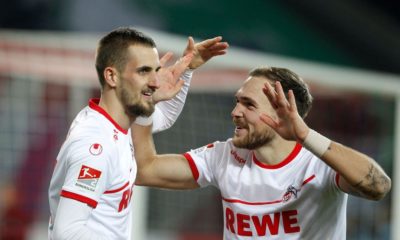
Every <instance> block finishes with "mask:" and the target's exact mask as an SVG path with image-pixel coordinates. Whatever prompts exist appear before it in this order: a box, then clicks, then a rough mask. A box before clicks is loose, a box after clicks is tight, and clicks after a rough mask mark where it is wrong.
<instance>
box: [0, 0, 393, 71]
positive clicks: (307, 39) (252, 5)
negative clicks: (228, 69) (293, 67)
mask: <svg viewBox="0 0 400 240" xmlns="http://www.w3.org/2000/svg"><path fill="white" fill-rule="evenodd" d="M127 23H129V24H131V25H133V26H143V27H148V28H154V29H158V30H164V31H168V32H171V33H176V34H183V35H194V36H195V37H197V38H207V37H210V36H214V35H223V37H224V38H225V39H226V40H227V41H229V43H230V44H232V45H235V46H241V47H245V48H249V49H255V50H261V51H265V52H268V53H276V54H282V55H286V56H291V57H295V58H301V59H308V60H314V61H321V62H326V63H332V64H337V65H345V66H353V67H358V68H367V69H372V70H378V71H385V72H391V73H400V2H399V1H378V0H363V1H362V0H335V1H321V0H307V1H296V0H284V1H267V0H248V1H232V0H219V1H211V0H203V1H194V0H179V1H178V0H152V1H145V0H117V1H109V0H97V1H88V0H70V1H60V0H58V1H57V0H16V1H5V2H3V4H2V7H1V8H0V28H14V29H40V30H43V29H44V30H63V31H65V30H67V31H86V32H87V31H89V32H92V31H110V30H111V29H113V28H115V27H116V26H120V25H127Z"/></svg>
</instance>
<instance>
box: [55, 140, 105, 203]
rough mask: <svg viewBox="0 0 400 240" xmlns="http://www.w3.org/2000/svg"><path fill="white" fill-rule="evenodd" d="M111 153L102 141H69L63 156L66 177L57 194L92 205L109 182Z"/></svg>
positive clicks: (96, 201)
mask: <svg viewBox="0 0 400 240" xmlns="http://www.w3.org/2000/svg"><path fill="white" fill-rule="evenodd" d="M111 156H112V153H111V152H110V147H109V145H108V144H106V143H104V142H99V141H95V140H78V141H75V142H73V143H70V144H69V146H68V147H67V149H66V151H65V156H64V157H65V160H66V161H65V162H64V164H66V165H65V168H64V169H65V171H66V173H65V174H66V177H65V182H64V184H63V187H62V191H61V196H63V197H67V198H72V199H75V200H78V201H80V202H84V203H87V204H88V205H89V206H91V207H94V208H95V207H96V206H97V203H98V200H99V198H100V196H101V195H102V194H103V193H104V192H105V191H106V189H107V187H108V186H107V185H108V184H109V181H108V178H109V176H110V175H111V173H110V171H112V168H111V167H110V163H111Z"/></svg>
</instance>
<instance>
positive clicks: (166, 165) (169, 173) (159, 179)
mask: <svg viewBox="0 0 400 240" xmlns="http://www.w3.org/2000/svg"><path fill="white" fill-rule="evenodd" d="M192 169H193V168H192V167H191V166H190V164H189V162H188V160H187V159H186V158H185V157H184V156H183V155H181V154H164V155H156V156H155V157H154V160H153V161H152V162H151V163H150V164H148V165H147V166H146V167H144V168H142V169H140V171H138V174H137V178H136V184H137V185H144V186H152V187H160V188H170V189H193V188H198V187H199V185H198V184H197V181H196V179H195V176H194V175H193V171H192Z"/></svg>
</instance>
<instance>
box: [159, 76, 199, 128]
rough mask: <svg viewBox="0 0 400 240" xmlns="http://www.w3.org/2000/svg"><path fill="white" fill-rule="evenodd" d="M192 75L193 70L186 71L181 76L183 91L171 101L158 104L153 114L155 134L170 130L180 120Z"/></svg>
mask: <svg viewBox="0 0 400 240" xmlns="http://www.w3.org/2000/svg"><path fill="white" fill-rule="evenodd" d="M192 75H193V70H190V69H189V70H186V71H185V72H184V73H183V74H182V76H181V79H182V80H184V82H185V83H184V84H183V86H182V89H181V91H179V93H178V94H177V95H176V96H175V97H174V98H172V99H171V100H168V101H162V102H159V103H157V104H156V106H155V110H154V113H153V128H152V132H153V133H156V132H160V131H163V130H166V129H168V128H170V127H171V126H172V125H173V124H174V123H175V121H176V120H177V119H178V117H179V115H180V114H181V112H182V109H183V106H184V105H185V100H186V96H187V94H188V92H189V87H190V82H191V80H192Z"/></svg>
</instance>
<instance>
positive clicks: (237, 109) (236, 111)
mask: <svg viewBox="0 0 400 240" xmlns="http://www.w3.org/2000/svg"><path fill="white" fill-rule="evenodd" d="M231 116H232V117H243V112H242V110H241V108H240V105H239V103H237V104H236V106H235V107H234V108H233V110H232V112H231Z"/></svg>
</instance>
